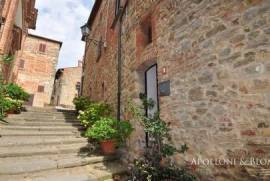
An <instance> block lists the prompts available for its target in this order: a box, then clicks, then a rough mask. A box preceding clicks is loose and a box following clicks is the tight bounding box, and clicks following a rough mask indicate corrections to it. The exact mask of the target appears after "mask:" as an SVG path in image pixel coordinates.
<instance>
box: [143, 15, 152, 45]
mask: <svg viewBox="0 0 270 181" xmlns="http://www.w3.org/2000/svg"><path fill="white" fill-rule="evenodd" d="M142 30H143V33H144V38H145V44H146V45H148V44H150V43H152V41H153V30H152V23H151V19H149V20H147V21H146V22H145V23H143V27H142Z"/></svg>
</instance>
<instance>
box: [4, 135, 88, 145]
mask: <svg viewBox="0 0 270 181" xmlns="http://www.w3.org/2000/svg"><path fill="white" fill-rule="evenodd" d="M87 142H88V139H87V138H76V137H62V136H61V137H54V136H51V137H29V136H21V137H16V139H14V137H8V136H6V137H2V138H0V148H1V147H15V146H39V145H68V144H76V143H85V144H86V143H87Z"/></svg>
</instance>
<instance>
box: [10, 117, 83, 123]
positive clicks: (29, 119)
mask: <svg viewBox="0 0 270 181" xmlns="http://www.w3.org/2000/svg"><path fill="white" fill-rule="evenodd" d="M5 120H6V121H8V122H11V121H45V122H49V121H54V122H79V121H78V120H77V118H66V119H64V118H37V117H34V116H33V117H31V118H24V117H13V118H11V117H8V118H5Z"/></svg>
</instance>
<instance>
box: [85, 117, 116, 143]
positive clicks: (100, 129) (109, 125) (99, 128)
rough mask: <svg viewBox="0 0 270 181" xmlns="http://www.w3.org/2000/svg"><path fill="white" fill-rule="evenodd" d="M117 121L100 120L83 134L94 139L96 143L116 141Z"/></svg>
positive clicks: (110, 119)
mask: <svg viewBox="0 0 270 181" xmlns="http://www.w3.org/2000/svg"><path fill="white" fill-rule="evenodd" d="M116 125H117V120H116V119H112V118H101V119H100V121H97V122H95V123H94V124H93V126H92V127H89V128H88V129H87V131H86V132H85V136H87V137H90V138H93V139H96V140H98V141H105V140H112V139H116V138H117V136H118V132H117V128H116Z"/></svg>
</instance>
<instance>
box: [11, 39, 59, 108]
mask: <svg viewBox="0 0 270 181" xmlns="http://www.w3.org/2000/svg"><path fill="white" fill-rule="evenodd" d="M40 44H44V45H46V48H45V52H41V51H40ZM60 48H61V42H58V41H54V40H50V39H47V38H44V37H39V36H35V35H29V36H27V37H26V39H25V41H24V44H23V48H22V50H21V51H20V52H19V56H18V57H17V59H16V64H15V68H14V81H15V82H16V83H17V84H18V85H20V86H22V87H23V88H24V89H25V90H26V91H27V92H28V93H30V94H33V95H34V100H33V104H32V105H33V106H37V107H43V106H46V105H48V104H50V100H51V94H52V90H53V83H54V76H55V72H56V65H57V62H58V55H59V51H60ZM38 87H40V88H38Z"/></svg>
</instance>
